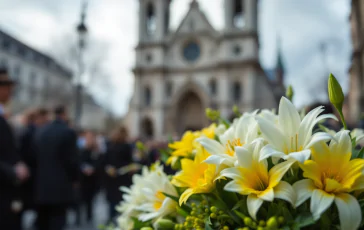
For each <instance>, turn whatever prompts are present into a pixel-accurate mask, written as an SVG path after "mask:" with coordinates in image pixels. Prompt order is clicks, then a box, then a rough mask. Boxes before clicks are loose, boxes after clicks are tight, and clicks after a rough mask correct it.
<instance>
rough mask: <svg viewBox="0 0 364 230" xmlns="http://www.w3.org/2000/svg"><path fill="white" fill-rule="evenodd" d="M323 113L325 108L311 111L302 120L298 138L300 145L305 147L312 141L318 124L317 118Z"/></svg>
mask: <svg viewBox="0 0 364 230" xmlns="http://www.w3.org/2000/svg"><path fill="white" fill-rule="evenodd" d="M322 111H323V107H322V106H320V107H317V108H315V109H313V110H311V111H310V112H309V113H308V114H307V115H306V116H305V117H304V118H303V120H302V122H301V124H300V127H299V130H298V136H299V137H300V138H299V139H298V145H299V146H305V145H307V144H308V142H309V141H310V137H311V135H312V129H313V127H314V126H315V124H316V118H317V116H318V115H320V113H321V112H322Z"/></svg>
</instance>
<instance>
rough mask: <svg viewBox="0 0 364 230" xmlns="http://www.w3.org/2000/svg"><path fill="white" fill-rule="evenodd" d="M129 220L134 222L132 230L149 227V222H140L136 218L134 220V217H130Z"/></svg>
mask: <svg viewBox="0 0 364 230" xmlns="http://www.w3.org/2000/svg"><path fill="white" fill-rule="evenodd" d="M131 219H132V220H133V222H134V229H141V228H142V227H150V223H149V222H142V221H140V220H138V218H136V217H131Z"/></svg>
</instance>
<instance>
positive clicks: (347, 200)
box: [293, 131, 364, 230]
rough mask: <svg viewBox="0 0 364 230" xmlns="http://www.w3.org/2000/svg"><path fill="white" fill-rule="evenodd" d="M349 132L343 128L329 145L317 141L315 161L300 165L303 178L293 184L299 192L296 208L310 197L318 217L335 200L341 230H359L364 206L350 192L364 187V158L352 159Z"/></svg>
mask: <svg viewBox="0 0 364 230" xmlns="http://www.w3.org/2000/svg"><path fill="white" fill-rule="evenodd" d="M351 151H352V146H351V139H350V136H349V131H340V132H338V133H337V134H336V135H335V136H334V139H333V140H332V141H331V142H330V145H329V146H328V145H327V144H326V143H325V142H320V143H317V144H315V145H314V146H313V148H312V160H307V161H305V162H304V163H303V164H300V167H301V169H302V170H303V176H304V177H305V178H308V179H304V180H301V181H298V182H296V183H295V184H294V185H293V187H294V189H295V190H296V193H297V202H296V207H298V206H299V205H301V204H302V203H303V202H304V201H306V200H307V199H308V198H311V205H310V209H311V212H312V215H313V217H314V218H315V219H319V218H320V216H321V214H322V213H323V212H324V211H325V210H327V209H328V208H329V207H330V206H331V204H332V203H333V202H335V204H336V206H337V209H338V211H339V218H340V225H341V229H345V230H351V229H357V228H358V227H359V225H360V223H361V219H362V216H361V209H360V206H359V203H358V201H357V199H356V198H355V197H353V196H352V195H350V194H349V193H351V192H353V191H356V190H362V189H364V174H363V169H364V159H353V160H350V158H351V155H352V153H351Z"/></svg>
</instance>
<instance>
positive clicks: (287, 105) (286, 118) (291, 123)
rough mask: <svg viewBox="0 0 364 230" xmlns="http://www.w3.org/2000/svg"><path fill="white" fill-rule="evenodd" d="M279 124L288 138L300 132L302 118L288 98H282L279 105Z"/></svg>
mask: <svg viewBox="0 0 364 230" xmlns="http://www.w3.org/2000/svg"><path fill="white" fill-rule="evenodd" d="M278 118H279V124H280V127H281V128H283V130H282V131H283V132H284V133H285V134H287V135H288V136H293V135H294V134H295V133H297V132H298V129H299V126H300V123H301V118H300V115H299V114H298V112H297V109H296V107H295V106H294V105H293V104H292V102H290V101H289V100H288V99H287V98H285V97H282V98H281V101H280V103H279V113H278Z"/></svg>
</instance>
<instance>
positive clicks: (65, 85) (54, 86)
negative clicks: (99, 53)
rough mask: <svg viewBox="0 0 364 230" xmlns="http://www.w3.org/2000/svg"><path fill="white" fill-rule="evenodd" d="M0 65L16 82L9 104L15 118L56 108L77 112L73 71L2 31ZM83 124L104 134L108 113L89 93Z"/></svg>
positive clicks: (86, 97)
mask: <svg viewBox="0 0 364 230" xmlns="http://www.w3.org/2000/svg"><path fill="white" fill-rule="evenodd" d="M0 66H1V67H5V68H6V69H7V70H8V72H9V75H10V77H11V78H13V79H14V80H16V81H17V85H16V87H15V92H14V96H13V98H12V101H11V103H10V104H9V105H8V106H9V108H8V109H9V110H10V112H11V114H12V115H17V114H19V113H22V112H24V110H26V109H29V108H35V107H39V106H42V107H46V108H53V107H54V106H56V105H66V106H68V109H69V111H70V114H71V115H72V114H73V112H74V106H75V105H74V101H75V100H74V98H75V93H74V85H73V82H72V77H73V75H72V72H71V71H70V70H68V69H66V68H65V67H63V66H61V65H60V64H58V63H57V62H56V61H55V60H54V59H53V58H52V57H50V56H47V55H45V54H43V53H41V52H39V51H37V50H35V49H33V48H31V47H29V46H27V45H25V44H24V43H22V42H21V41H19V40H18V39H16V38H14V37H12V36H11V35H9V34H7V33H5V32H4V31H1V30H0ZM82 111H83V113H82V117H81V125H82V127H84V128H88V129H94V130H100V131H103V130H104V128H105V126H106V123H105V122H106V119H107V117H108V114H107V113H106V112H105V110H104V109H103V108H102V107H100V106H99V105H98V104H97V103H95V101H94V100H93V98H92V97H91V95H90V94H88V93H87V92H84V93H83V101H82Z"/></svg>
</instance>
